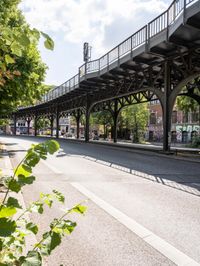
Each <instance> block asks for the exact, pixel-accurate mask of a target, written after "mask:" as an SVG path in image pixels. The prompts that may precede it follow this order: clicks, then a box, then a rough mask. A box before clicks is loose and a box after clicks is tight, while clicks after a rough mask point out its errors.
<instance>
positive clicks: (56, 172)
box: [42, 160, 63, 175]
mask: <svg viewBox="0 0 200 266" xmlns="http://www.w3.org/2000/svg"><path fill="white" fill-rule="evenodd" d="M42 163H43V164H45V165H46V166H47V167H48V168H49V169H50V170H51V171H52V172H54V173H55V174H58V175H59V174H62V173H63V172H61V171H60V170H58V169H57V168H56V167H54V166H53V165H51V164H50V162H48V161H44V160H42Z"/></svg>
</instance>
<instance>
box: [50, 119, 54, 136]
mask: <svg viewBox="0 0 200 266" xmlns="http://www.w3.org/2000/svg"><path fill="white" fill-rule="evenodd" d="M53 120H54V115H51V116H50V126H51V137H53Z"/></svg>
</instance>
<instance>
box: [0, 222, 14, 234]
mask: <svg viewBox="0 0 200 266" xmlns="http://www.w3.org/2000/svg"><path fill="white" fill-rule="evenodd" d="M15 229H16V223H15V221H11V220H9V219H8V218H0V237H7V236H10V235H11V234H12V233H14V231H15Z"/></svg>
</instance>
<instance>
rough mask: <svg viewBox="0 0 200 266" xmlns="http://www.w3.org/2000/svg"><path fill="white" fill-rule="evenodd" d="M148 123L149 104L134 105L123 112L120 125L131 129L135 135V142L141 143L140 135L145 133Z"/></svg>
mask: <svg viewBox="0 0 200 266" xmlns="http://www.w3.org/2000/svg"><path fill="white" fill-rule="evenodd" d="M147 122H148V109H147V103H143V104H134V105H131V106H128V107H125V108H124V109H122V111H121V115H120V117H119V123H121V126H122V127H126V128H129V129H130V130H131V131H132V134H133V142H140V141H141V136H140V133H143V132H144V130H145V128H146V126H147Z"/></svg>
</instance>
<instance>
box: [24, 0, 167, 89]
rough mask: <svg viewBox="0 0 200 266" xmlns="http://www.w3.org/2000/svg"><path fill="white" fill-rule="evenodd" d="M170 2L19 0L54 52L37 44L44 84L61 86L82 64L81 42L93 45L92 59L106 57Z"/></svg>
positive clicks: (28, 18)
mask: <svg viewBox="0 0 200 266" xmlns="http://www.w3.org/2000/svg"><path fill="white" fill-rule="evenodd" d="M170 2H171V1H169V0H22V2H21V4H20V9H21V10H22V12H23V14H24V15H25V17H26V20H27V21H28V23H29V24H30V26H31V27H35V28H37V29H39V30H41V31H44V32H46V33H48V34H49V35H50V36H51V37H52V38H53V40H54V42H55V49H54V51H53V52H51V51H48V50H46V49H45V48H44V47H43V44H42V43H40V45H39V49H40V51H41V56H42V59H43V61H44V62H45V63H46V64H47V66H48V67H49V69H48V71H47V75H46V80H45V83H46V84H53V85H60V84H61V83H63V82H65V81H66V80H68V79H69V78H71V77H72V76H74V75H75V74H77V73H78V67H79V66H81V65H82V64H83V54H82V51H83V43H84V42H89V44H90V45H91V46H92V59H96V58H98V57H100V56H101V55H103V54H105V53H106V52H107V51H109V49H111V48H113V47H114V46H116V45H117V44H118V43H120V42H121V41H123V40H124V39H125V38H127V37H128V36H130V35H131V34H133V33H134V32H135V31H137V30H138V29H139V28H141V27H142V26H144V25H145V24H146V23H148V22H149V21H150V20H152V19H153V18H155V17H156V16H157V15H158V14H160V13H162V11H164V10H165V9H166V8H167V7H168V6H169V4H170Z"/></svg>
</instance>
